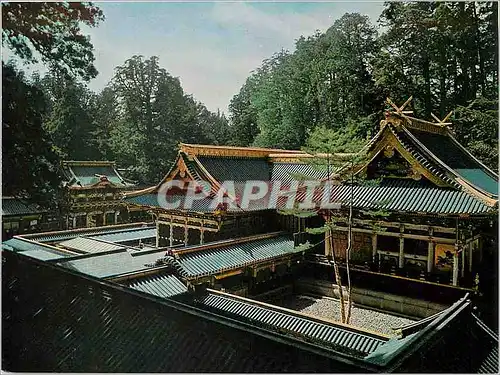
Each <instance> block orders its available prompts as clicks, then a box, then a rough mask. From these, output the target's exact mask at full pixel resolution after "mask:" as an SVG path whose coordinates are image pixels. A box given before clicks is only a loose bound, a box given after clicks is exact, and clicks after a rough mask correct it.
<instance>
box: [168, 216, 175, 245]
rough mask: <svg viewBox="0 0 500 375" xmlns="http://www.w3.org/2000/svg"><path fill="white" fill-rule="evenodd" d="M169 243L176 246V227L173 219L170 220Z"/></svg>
mask: <svg viewBox="0 0 500 375" xmlns="http://www.w3.org/2000/svg"><path fill="white" fill-rule="evenodd" d="M168 243H169V246H170V247H172V246H174V227H173V225H172V220H170V233H169V237H168Z"/></svg>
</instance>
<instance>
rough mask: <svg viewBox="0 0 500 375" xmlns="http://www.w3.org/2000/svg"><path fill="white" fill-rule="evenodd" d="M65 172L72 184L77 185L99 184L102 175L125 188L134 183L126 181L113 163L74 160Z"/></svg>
mask: <svg viewBox="0 0 500 375" xmlns="http://www.w3.org/2000/svg"><path fill="white" fill-rule="evenodd" d="M82 163H83V162H82ZM64 172H65V174H66V176H67V179H68V183H69V184H70V186H75V187H87V186H92V185H94V184H97V183H98V182H99V181H100V176H106V178H107V179H108V181H110V182H111V183H113V184H114V185H116V186H118V187H122V188H123V187H129V186H133V185H134V184H133V183H131V182H128V181H126V180H125V179H124V178H123V177H122V176H121V175H120V174H119V173H118V171H117V170H116V169H115V167H114V166H113V165H112V164H110V165H97V166H89V165H78V164H77V162H72V163H71V164H68V165H66V166H65V167H64Z"/></svg>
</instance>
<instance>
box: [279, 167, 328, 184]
mask: <svg viewBox="0 0 500 375" xmlns="http://www.w3.org/2000/svg"><path fill="white" fill-rule="evenodd" d="M327 177H328V172H327V167H326V166H325V165H317V166H316V165H311V164H304V163H282V162H275V163H271V180H272V181H281V182H282V183H290V182H291V181H294V180H301V179H304V180H322V179H325V178H327Z"/></svg>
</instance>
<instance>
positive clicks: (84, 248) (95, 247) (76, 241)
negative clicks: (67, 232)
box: [58, 237, 124, 253]
mask: <svg viewBox="0 0 500 375" xmlns="http://www.w3.org/2000/svg"><path fill="white" fill-rule="evenodd" d="M59 245H60V246H63V247H65V248H67V249H70V250H74V251H76V252H82V253H103V252H108V251H113V250H120V249H124V247H123V246H119V245H115V244H112V243H106V242H102V241H98V240H95V239H92V238H86V237H76V238H72V239H71V240H67V241H63V242H59V244H58V246H59Z"/></svg>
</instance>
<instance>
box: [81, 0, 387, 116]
mask: <svg viewBox="0 0 500 375" xmlns="http://www.w3.org/2000/svg"><path fill="white" fill-rule="evenodd" d="M99 6H101V7H102V9H103V11H104V13H105V15H106V20H105V21H104V22H103V23H102V24H101V25H100V26H99V27H98V28H95V29H85V32H86V33H88V34H90V36H91V40H92V43H93V45H94V48H95V57H96V61H95V65H96V67H97V69H98V71H99V76H98V77H97V78H96V79H94V80H92V81H91V82H90V84H89V86H90V88H91V89H93V90H96V91H99V90H101V89H102V88H103V87H104V86H105V85H106V84H107V83H108V82H109V81H110V80H111V78H112V77H113V72H114V68H115V67H116V66H118V65H122V64H123V63H124V62H125V60H126V59H128V58H130V57H132V56H133V55H144V56H145V57H150V56H153V55H154V56H158V57H159V59H160V65H161V66H162V67H164V68H165V69H166V70H167V71H168V72H169V73H170V74H172V75H173V76H176V77H179V78H180V80H181V83H182V86H183V88H184V90H185V92H186V93H188V94H192V95H193V96H194V97H195V98H196V99H197V100H199V101H201V102H203V103H204V104H205V105H206V106H207V107H208V108H209V109H210V110H213V111H215V110H217V108H220V109H221V110H222V111H224V112H226V113H227V107H228V105H229V102H230V100H231V98H232V97H233V95H235V94H237V93H238V91H239V89H240V87H241V86H242V85H243V83H244V82H245V80H246V78H247V77H248V76H249V74H250V72H251V71H252V70H254V69H256V68H257V67H258V66H259V65H260V64H261V62H262V60H264V59H266V58H268V57H270V56H271V55H272V54H273V53H275V52H278V51H280V50H281V49H282V48H284V49H288V50H293V48H294V44H295V40H296V39H298V38H299V37H300V36H301V35H304V36H308V35H311V34H313V33H314V32H315V30H320V31H325V30H326V29H327V28H328V27H329V26H330V25H332V24H333V22H334V21H335V19H337V18H340V17H341V16H342V15H343V14H344V13H345V12H355V11H358V12H360V13H364V14H368V15H369V16H371V18H372V21H373V22H375V20H376V18H377V17H378V15H379V14H380V12H381V10H382V3H356V2H351V3H347V2H333V3H279V2H277V3H242V2H237V3H227V2H214V3H168V2H156V3H140V2H135V3H107V2H101V3H99Z"/></svg>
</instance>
